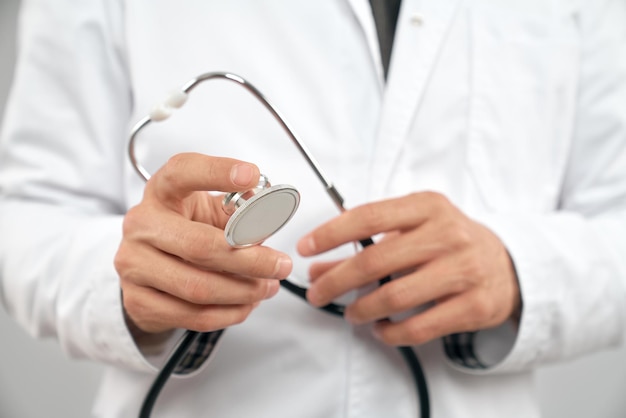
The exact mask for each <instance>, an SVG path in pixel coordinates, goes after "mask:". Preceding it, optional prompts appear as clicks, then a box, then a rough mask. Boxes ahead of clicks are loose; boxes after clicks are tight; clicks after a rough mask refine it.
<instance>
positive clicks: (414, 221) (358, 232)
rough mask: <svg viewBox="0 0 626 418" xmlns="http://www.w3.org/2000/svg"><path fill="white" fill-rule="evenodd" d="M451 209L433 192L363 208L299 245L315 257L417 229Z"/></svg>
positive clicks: (315, 231) (335, 220)
mask: <svg viewBox="0 0 626 418" xmlns="http://www.w3.org/2000/svg"><path fill="white" fill-rule="evenodd" d="M450 208H451V205H450V204H449V202H448V201H447V199H446V198H445V197H444V196H442V195H440V194H437V193H431V192H422V193H414V194H411V195H408V196H405V197H402V198H397V199H390V200H384V201H380V202H376V203H371V204H367V205H363V206H359V207H357V208H354V209H351V210H349V211H346V212H343V213H342V214H341V215H339V216H338V217H336V218H334V219H332V220H330V221H329V222H327V223H325V224H323V225H322V226H320V227H318V228H316V229H315V230H314V231H312V232H311V233H309V234H308V235H306V236H304V237H303V238H302V239H301V240H300V241H299V242H298V246H297V248H298V252H299V253H300V254H301V255H303V256H311V255H315V254H320V253H322V252H325V251H328V250H331V249H333V248H336V247H338V246H340V245H343V244H346V243H349V242H353V241H359V240H362V239H365V238H368V237H370V236H373V235H376V234H380V233H384V232H389V231H394V230H405V229H408V228H416V227H418V226H419V225H421V224H422V223H424V222H425V221H426V220H428V219H429V218H431V217H432V216H433V215H434V214H435V213H438V212H442V211H447V210H450Z"/></svg>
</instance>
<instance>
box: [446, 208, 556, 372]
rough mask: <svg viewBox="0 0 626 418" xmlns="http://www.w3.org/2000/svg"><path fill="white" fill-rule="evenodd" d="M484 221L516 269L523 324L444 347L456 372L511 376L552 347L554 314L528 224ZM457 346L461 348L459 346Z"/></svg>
mask: <svg viewBox="0 0 626 418" xmlns="http://www.w3.org/2000/svg"><path fill="white" fill-rule="evenodd" d="M479 222H481V223H483V224H484V225H485V226H487V227H488V228H490V229H491V230H492V231H493V232H494V233H495V234H496V235H498V237H499V238H500V240H501V241H502V242H503V243H504V245H505V247H506V248H507V250H508V252H509V254H510V256H511V258H512V260H513V264H514V266H515V269H516V273H517V279H518V283H519V287H520V295H521V298H522V305H523V308H522V310H521V315H520V317H519V321H515V322H514V321H513V320H508V321H506V322H505V323H503V324H502V325H500V326H498V327H494V328H489V329H484V330H479V331H477V332H474V333H463V334H456V335H454V336H448V337H445V338H444V348H445V351H446V354H447V357H448V360H449V363H450V364H451V365H452V367H454V368H456V369H459V370H462V371H464V372H467V373H473V374H483V373H512V372H518V371H522V370H526V369H528V368H529V367H530V366H532V365H533V364H535V363H536V362H537V361H538V359H539V358H540V357H541V353H542V352H543V351H545V349H546V347H548V346H549V344H550V338H551V330H550V324H549V321H546V320H545V318H546V317H550V316H551V314H550V312H551V309H553V306H552V304H551V303H550V300H549V298H545V297H543V296H542V295H545V293H546V292H545V290H542V289H541V287H540V286H541V283H540V282H541V278H540V277H538V275H537V269H538V268H541V267H540V266H541V265H542V264H543V263H542V261H541V260H542V258H543V257H545V254H544V255H542V254H541V250H539V249H538V247H537V246H536V245H534V244H533V242H532V238H531V237H532V234H529V233H528V230H527V227H528V225H526V226H524V225H523V224H519V223H515V222H511V221H509V220H507V219H506V217H500V216H489V217H485V218H484V219H480V220H479ZM455 342H456V344H454V343H455Z"/></svg>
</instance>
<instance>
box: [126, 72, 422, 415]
mask: <svg viewBox="0 0 626 418" xmlns="http://www.w3.org/2000/svg"><path fill="white" fill-rule="evenodd" d="M217 79H222V80H229V81H232V82H235V83H237V84H239V85H240V86H242V87H244V88H245V89H246V90H247V91H248V92H250V93H251V94H252V95H253V96H254V97H255V98H256V99H258V100H259V102H261V104H263V106H265V108H266V109H267V110H268V111H269V112H270V113H271V114H272V115H273V116H274V118H275V119H276V121H277V122H278V123H279V124H280V126H282V128H283V129H284V131H285V132H286V133H287V135H288V136H289V138H290V139H291V141H292V142H293V144H294V145H295V146H296V148H298V150H299V151H300V154H301V155H302V157H303V158H304V159H305V160H306V162H307V163H308V165H309V166H310V167H311V169H312V170H313V171H314V172H315V175H316V176H317V177H318V179H319V180H320V182H321V183H322V185H323V187H324V190H325V191H326V193H327V194H328V195H329V197H330V198H331V199H332V201H333V202H334V204H335V206H337V209H338V210H339V211H340V212H343V211H345V208H344V206H343V198H342V196H341V194H340V193H339V192H338V191H337V189H336V188H335V186H334V185H333V184H332V183H331V182H330V181H329V180H328V179H327V177H326V176H325V175H324V174H323V172H322V170H321V169H320V167H319V164H318V163H317V161H316V160H315V159H314V158H313V157H312V155H311V154H310V152H309V151H308V149H307V148H306V147H305V146H304V144H303V142H302V141H300V140H299V139H298V137H297V136H296V135H295V134H294V131H293V130H292V129H291V128H290V126H289V125H288V124H287V122H286V121H285V119H284V118H283V117H282V116H281V114H280V113H279V112H278V110H277V109H276V108H275V107H274V106H273V105H272V104H271V103H270V101H269V100H267V99H266V98H265V96H264V95H263V94H261V92H260V91H259V90H258V89H257V88H256V87H254V86H253V85H252V84H251V83H250V82H248V81H247V80H245V79H244V78H242V77H240V76H238V75H235V74H232V73H227V72H210V73H205V74H202V75H200V76H198V77H196V78H194V79H193V80H190V81H189V82H188V83H187V84H186V85H185V86H184V87H183V88H182V90H180V91H176V92H174V93H172V94H170V95H169V96H168V97H167V98H166V99H165V100H164V101H163V102H161V103H159V104H157V105H156V106H155V107H154V108H153V110H152V112H151V113H150V115H149V116H147V117H145V118H143V119H141V120H140V121H139V122H138V123H137V124H136V125H135V126H134V127H133V129H132V130H131V134H130V140H129V143H128V154H129V157H130V161H131V163H132V165H133V167H134V169H135V170H136V171H137V173H138V174H139V176H140V177H141V178H143V179H144V180H145V181H148V180H149V179H150V173H149V171H148V170H147V169H146V168H145V167H144V166H143V165H142V164H141V163H140V162H139V160H138V159H137V156H136V153H135V143H136V139H137V136H138V134H139V132H141V131H142V130H143V129H144V128H145V127H146V126H148V125H149V124H150V123H152V122H159V121H162V120H165V119H167V118H168V117H170V116H171V115H172V114H173V112H174V111H175V110H176V109H178V108H180V107H182V106H183V105H184V104H185V102H186V101H187V97H188V94H189V92H190V91H191V90H193V89H194V88H195V87H197V86H198V85H199V84H201V83H203V82H205V81H208V80H217ZM260 193H261V194H262V195H261V197H259V198H257V200H254V201H253V202H259V201H261V200H260V199H261V198H263V197H267V196H270V195H272V193H273V197H271V199H275V200H276V201H278V200H280V201H281V202H283V203H284V202H287V203H288V204H289V205H291V206H292V208H291V209H293V210H292V211H291V213H290V214H289V215H288V216H285V219H284V220H283V219H282V218H281V219H278V220H276V222H275V224H276V225H280V226H279V227H278V228H275V230H274V231H272V232H271V233H269V235H271V234H272V233H274V232H275V231H276V230H278V229H280V227H282V225H284V223H286V222H287V221H288V220H289V219H290V218H291V216H292V215H293V212H295V209H296V208H297V206H298V203H299V194H298V192H297V191H296V190H295V189H293V188H291V189H290V186H284V185H283V186H282V187H279V188H278V189H275V190H274V192H272V193H270V192H263V191H261V192H260ZM263 193H265V194H263ZM255 195H256V193H255ZM276 197H279V199H276ZM232 198H233V197H232V196H231V199H232ZM252 199H254V197H252ZM252 199H249V200H252ZM264 202H266V204H264V205H266V206H267V207H268V208H270V210H271V208H272V207H273V201H271V200H267V199H266V200H265V201H264ZM267 202H269V204H267ZM246 203H248V201H246V202H244V203H243V204H246ZM250 205H251V204H249V206H250ZM291 209H290V210H291ZM236 213H237V212H235V213H234V214H236ZM264 213H265V212H264ZM286 213H287V212H285V214H286ZM234 214H233V215H234ZM231 219H232V218H231ZM236 222H242V219H241V218H240V219H239V220H238V221H233V223H236ZM243 223H245V222H243ZM274 227H275V226H274ZM228 231H230V233H229V232H228ZM265 233H267V231H260V232H259V233H258V234H257V233H256V232H255V234H256V235H255V234H252V235H254V237H252V238H250V237H247V238H250V239H249V240H244V241H238V240H237V239H236V236H238V234H237V226H234V227H231V228H230V229H229V228H226V231H225V235H226V239H227V241H228V242H229V244H230V245H232V246H242V247H243V246H247V245H254V244H257V243H258V242H262V241H263V240H264V239H265V238H262V239H258V238H259V237H260V236H262V235H263V234H265ZM257 235H258V236H257ZM257 240H258V242H257ZM248 241H249V242H248ZM360 244H361V246H362V247H367V246H369V245H373V244H374V241H373V240H372V238H367V239H364V240H361V241H360ZM389 280H391V279H390V277H385V278H383V279H381V280H379V285H381V286H382V285H384V284H385V283H387V282H388V281H389ZM281 286H282V287H284V288H285V289H287V290H289V291H290V292H291V293H293V294H294V295H296V296H298V297H300V298H301V299H303V300H304V301H306V292H307V290H306V289H305V288H302V287H299V286H297V285H295V284H293V283H292V282H289V281H287V280H282V281H281ZM320 309H322V310H323V311H325V312H328V313H330V314H333V315H335V316H339V317H343V315H344V311H345V307H344V306H341V305H337V304H333V303H331V304H329V305H326V306H324V307H322V308H320ZM223 332H224V330H217V331H212V333H218V334H217V336H216V338H219V336H220V335H221V334H222V333H223ZM201 335H202V334H201V333H199V332H196V331H187V332H186V333H185V336H184V337H183V339H182V341H181V343H180V344H179V345H178V347H177V348H176V350H175V351H174V353H173V354H172V355H171V356H170V358H169V359H168V361H167V363H166V364H165V366H164V367H163V368H162V370H161V371H160V373H159V374H158V376H157V378H156V379H155V381H154V382H153V384H152V386H151V388H150V390H149V392H148V394H147V395H146V398H145V399H144V402H143V404H142V407H141V411H140V415H139V417H140V418H148V417H150V414H151V411H152V409H153V407H154V404H155V403H156V400H157V398H158V396H159V393H160V392H161V390H162V388H163V387H164V386H165V383H166V382H167V380H168V379H169V377H170V376H171V374H172V373H173V372H174V370H175V369H176V366H177V365H178V364H179V363H180V361H181V360H182V359H183V358H184V356H185V355H186V354H187V352H188V351H189V349H190V348H191V346H192V345H193V343H194V342H195V341H196V340H197V339H198V338H199V337H200V336H201ZM398 350H399V351H400V353H401V355H402V357H403V358H404V360H405V362H406V363H407V365H408V367H409V369H410V371H411V374H412V376H413V380H414V383H415V386H416V391H417V394H418V398H419V404H420V406H419V408H420V415H419V416H420V417H421V418H429V417H430V399H429V394H428V386H427V383H426V378H425V376H424V372H423V370H422V367H421V364H420V362H419V359H418V357H417V354H416V353H415V350H413V348H412V347H398Z"/></svg>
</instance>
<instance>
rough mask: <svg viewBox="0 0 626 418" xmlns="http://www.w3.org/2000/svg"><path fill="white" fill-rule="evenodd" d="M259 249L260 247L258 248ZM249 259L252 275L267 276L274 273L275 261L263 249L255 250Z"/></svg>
mask: <svg viewBox="0 0 626 418" xmlns="http://www.w3.org/2000/svg"><path fill="white" fill-rule="evenodd" d="M258 249H259V250H261V249H262V248H258ZM251 254H252V257H251V259H250V265H249V268H250V275H251V276H253V277H266V278H269V277H271V276H272V275H273V274H274V269H275V266H276V263H277V260H276V259H275V257H273V256H270V255H269V254H267V253H266V252H265V251H255V252H254V253H252V252H251Z"/></svg>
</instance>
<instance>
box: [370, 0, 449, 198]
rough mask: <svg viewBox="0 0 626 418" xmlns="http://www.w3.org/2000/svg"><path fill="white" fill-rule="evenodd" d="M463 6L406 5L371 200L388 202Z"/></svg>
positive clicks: (440, 1) (442, 0) (417, 0)
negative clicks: (426, 93) (435, 70)
mask: <svg viewBox="0 0 626 418" xmlns="http://www.w3.org/2000/svg"><path fill="white" fill-rule="evenodd" d="M459 4H460V0H436V1H427V0H414V1H411V0H404V1H403V4H402V9H401V11H400V17H399V20H398V27H397V31H396V37H395V40H394V47H393V48H394V49H393V53H392V54H393V55H392V58H391V59H392V62H391V66H390V72H389V77H388V84H387V89H386V91H385V94H384V98H383V109H382V114H381V120H380V125H379V130H378V135H377V140H376V146H375V152H374V157H373V164H372V169H371V170H370V173H371V176H372V177H371V179H370V185H371V190H370V198H371V199H376V198H381V197H383V196H385V193H386V191H387V186H388V182H389V180H390V178H391V176H392V175H393V171H394V167H395V166H396V162H397V159H398V157H399V155H400V153H401V152H402V149H403V146H404V145H405V142H406V141H407V140H408V135H407V134H408V130H409V129H410V127H411V122H412V121H413V120H414V118H415V115H416V113H417V112H418V110H419V106H420V103H421V100H422V97H423V95H424V91H425V88H426V86H427V84H428V80H429V78H430V74H431V72H432V70H433V68H434V66H435V64H436V61H437V57H438V56H439V51H440V50H441V48H442V46H443V44H444V41H445V39H446V35H447V33H448V32H449V28H450V26H451V24H452V22H453V20H454V16H455V14H456V10H457V9H458V8H459Z"/></svg>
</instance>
